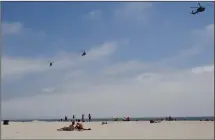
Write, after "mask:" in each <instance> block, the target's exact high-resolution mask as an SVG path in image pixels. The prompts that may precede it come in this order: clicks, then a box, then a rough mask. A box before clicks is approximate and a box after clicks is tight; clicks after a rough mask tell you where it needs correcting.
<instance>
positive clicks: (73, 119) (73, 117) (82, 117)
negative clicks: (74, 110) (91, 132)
mask: <svg viewBox="0 0 215 140" xmlns="http://www.w3.org/2000/svg"><path fill="white" fill-rule="evenodd" d="M60 121H63V119H60ZM64 121H69V120H68V118H67V116H65V119H64ZM72 121H77V119H76V118H75V115H73V116H72ZM81 121H82V122H85V119H84V114H82V116H81ZM88 121H89V122H91V114H88Z"/></svg>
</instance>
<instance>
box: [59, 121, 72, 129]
mask: <svg viewBox="0 0 215 140" xmlns="http://www.w3.org/2000/svg"><path fill="white" fill-rule="evenodd" d="M73 130H75V122H74V121H73V122H72V124H71V125H69V127H67V126H65V127H63V128H60V129H57V131H73Z"/></svg>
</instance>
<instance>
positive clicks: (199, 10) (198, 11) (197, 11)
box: [190, 2, 206, 15]
mask: <svg viewBox="0 0 215 140" xmlns="http://www.w3.org/2000/svg"><path fill="white" fill-rule="evenodd" d="M198 5H199V7H190V8H197V9H196V11H195V12H194V11H192V12H191V14H193V15H195V14H198V13H200V12H204V11H205V9H206V7H203V6H201V4H200V3H199V2H198Z"/></svg>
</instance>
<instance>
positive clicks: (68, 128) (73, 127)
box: [57, 120, 91, 131]
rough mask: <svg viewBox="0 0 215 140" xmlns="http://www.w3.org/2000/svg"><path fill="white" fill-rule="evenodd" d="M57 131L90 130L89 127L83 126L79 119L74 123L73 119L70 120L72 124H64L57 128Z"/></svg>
mask: <svg viewBox="0 0 215 140" xmlns="http://www.w3.org/2000/svg"><path fill="white" fill-rule="evenodd" d="M57 130H58V131H74V130H77V131H82V130H91V128H84V126H83V124H82V123H81V121H80V120H78V122H77V123H76V125H75V121H72V124H71V125H69V126H65V127H63V128H60V129H57Z"/></svg>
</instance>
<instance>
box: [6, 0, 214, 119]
mask: <svg viewBox="0 0 215 140" xmlns="http://www.w3.org/2000/svg"><path fill="white" fill-rule="evenodd" d="M201 4H202V5H203V6H205V5H208V4H209V5H211V6H207V8H206V11H205V12H204V13H200V14H198V15H191V14H190V12H191V11H192V10H193V9H191V8H190V7H191V6H198V5H197V3H195V2H2V34H3V42H2V43H3V49H2V50H3V57H2V79H3V83H2V114H3V117H9V118H14V117H15V118H35V117H36V118H53V117H61V116H64V115H68V116H72V114H76V115H77V116H78V115H81V114H82V113H86V114H87V113H89V112H90V113H92V114H93V115H94V116H97V117H112V116H143V117H144V116H169V115H172V116H173V115H175V116H189V115H190V116H196V115H213V113H214V111H213V103H214V98H213V96H214V89H213V82H214V81H213V77H214V76H213V75H214V61H213V60H214V59H213V58H214V39H213V38H214V6H213V3H212V2H207V3H206V2H202V3H201ZM83 50H86V51H87V55H86V56H84V57H81V56H80V54H81V52H82V51H83ZM48 61H55V62H56V63H54V65H53V67H49V66H48ZM182 103H183V104H182Z"/></svg>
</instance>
